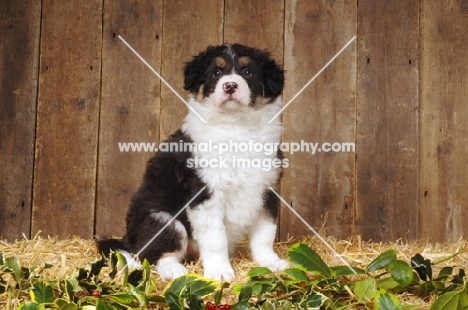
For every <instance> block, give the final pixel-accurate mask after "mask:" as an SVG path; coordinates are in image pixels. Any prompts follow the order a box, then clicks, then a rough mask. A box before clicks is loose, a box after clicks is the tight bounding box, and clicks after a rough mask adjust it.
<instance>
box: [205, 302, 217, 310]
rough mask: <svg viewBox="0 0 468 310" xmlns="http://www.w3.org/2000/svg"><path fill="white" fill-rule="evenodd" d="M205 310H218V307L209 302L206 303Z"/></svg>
mask: <svg viewBox="0 0 468 310" xmlns="http://www.w3.org/2000/svg"><path fill="white" fill-rule="evenodd" d="M205 309H206V310H216V309H217V307H216V305H215V304H214V303H212V302H207V303H206V308H205Z"/></svg>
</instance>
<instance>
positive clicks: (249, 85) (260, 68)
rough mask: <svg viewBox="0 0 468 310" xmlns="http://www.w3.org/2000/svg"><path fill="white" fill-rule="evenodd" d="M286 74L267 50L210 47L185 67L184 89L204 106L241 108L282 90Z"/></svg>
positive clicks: (272, 97)
mask: <svg viewBox="0 0 468 310" xmlns="http://www.w3.org/2000/svg"><path fill="white" fill-rule="evenodd" d="M283 86H284V72H283V70H282V69H281V67H280V66H279V65H278V64H277V63H276V62H275V61H274V60H273V59H272V58H271V56H270V54H269V53H268V52H266V51H261V50H259V49H256V48H252V47H247V46H244V45H240V44H233V45H231V44H224V45H220V46H210V47H208V48H207V49H206V50H205V51H204V52H201V53H200V54H199V55H197V56H195V57H194V58H193V60H192V61H191V62H189V63H187V64H186V66H185V70H184V88H185V89H186V90H188V91H190V93H191V94H193V95H194V96H195V98H196V99H197V101H199V102H200V103H203V104H207V105H212V106H215V107H221V108H223V107H224V108H227V109H234V110H236V109H242V108H245V107H253V108H255V107H256V106H259V105H263V104H267V103H268V102H271V101H272V100H273V99H275V98H276V97H278V96H279V95H280V94H281V92H282V91H283Z"/></svg>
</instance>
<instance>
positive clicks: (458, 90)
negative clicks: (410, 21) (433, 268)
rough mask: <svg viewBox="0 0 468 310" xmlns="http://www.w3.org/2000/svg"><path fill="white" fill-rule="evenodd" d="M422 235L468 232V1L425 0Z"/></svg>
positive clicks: (449, 236)
mask: <svg viewBox="0 0 468 310" xmlns="http://www.w3.org/2000/svg"><path fill="white" fill-rule="evenodd" d="M420 25H421V28H420V32H421V38H420V42H421V43H420V45H421V47H420V50H421V51H420V68H421V70H420V75H421V79H420V81H421V85H420V94H421V101H420V120H419V125H420V129H419V131H420V142H419V189H418V195H419V202H420V203H419V206H418V210H419V217H418V222H419V227H418V229H419V230H418V232H419V239H424V240H429V241H431V242H446V241H456V240H458V239H459V238H461V237H466V236H467V235H468V164H467V163H468V86H467V85H468V84H467V81H468V52H467V51H468V37H467V35H466V34H467V31H466V30H467V29H468V2H467V1H444V2H442V1H423V2H421V20H420Z"/></svg>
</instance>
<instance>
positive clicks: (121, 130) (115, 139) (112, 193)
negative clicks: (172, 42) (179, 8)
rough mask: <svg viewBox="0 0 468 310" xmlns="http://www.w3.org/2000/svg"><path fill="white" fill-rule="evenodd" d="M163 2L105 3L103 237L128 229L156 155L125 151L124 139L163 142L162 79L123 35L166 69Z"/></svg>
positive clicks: (99, 215)
mask: <svg viewBox="0 0 468 310" xmlns="http://www.w3.org/2000/svg"><path fill="white" fill-rule="evenodd" d="M162 2H163V1H150V0H148V1H140V2H131V1H111V2H109V3H108V4H107V5H105V7H104V29H103V53H102V94H101V110H100V120H101V121H100V129H99V154H98V163H99V166H98V181H97V200H96V222H95V234H96V235H97V236H99V237H106V236H110V235H116V236H122V235H123V234H124V233H125V215H126V213H127V209H128V206H129V204H130V199H131V197H132V196H133V194H134V193H135V192H136V190H137V189H138V187H139V186H140V184H141V181H142V179H143V173H144V171H145V167H146V161H147V160H148V159H149V158H150V157H152V156H153V152H151V151H149V152H144V151H140V152H138V151H131V149H129V150H128V151H122V150H121V149H120V148H119V143H154V145H155V146H157V145H158V143H159V113H160V109H161V102H160V94H161V82H160V81H159V79H158V78H157V77H156V76H155V75H154V74H153V73H152V72H151V70H150V69H149V68H148V67H147V66H146V65H145V64H144V63H143V62H142V61H141V60H140V59H139V58H138V57H137V56H136V55H135V54H134V53H133V52H132V51H131V50H130V49H129V48H128V47H127V46H126V45H125V44H124V43H123V41H121V40H120V39H119V36H121V37H122V38H123V39H124V40H125V41H126V42H127V43H128V44H130V45H131V46H132V47H133V48H134V49H135V50H136V51H137V52H138V53H139V54H140V55H141V56H142V57H143V58H144V59H145V60H146V61H147V62H148V63H149V64H150V65H151V66H152V67H153V69H155V70H156V71H160V70H161V45H162V43H161V41H162V19H163V18H162V17H163V11H162V7H163V5H162ZM120 146H122V145H120Z"/></svg>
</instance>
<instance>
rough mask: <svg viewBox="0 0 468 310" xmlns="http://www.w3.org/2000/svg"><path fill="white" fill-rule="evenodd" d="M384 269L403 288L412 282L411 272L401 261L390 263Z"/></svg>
mask: <svg viewBox="0 0 468 310" xmlns="http://www.w3.org/2000/svg"><path fill="white" fill-rule="evenodd" d="M386 269H387V270H388V272H390V274H391V275H392V277H393V279H395V281H397V282H398V283H400V284H401V285H403V286H408V285H409V284H410V283H411V281H413V270H412V269H411V267H410V266H409V265H408V264H407V263H406V262H404V261H402V260H398V259H397V260H394V261H392V262H390V263H389V264H388V265H387V267H386ZM431 277H432V276H431Z"/></svg>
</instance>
